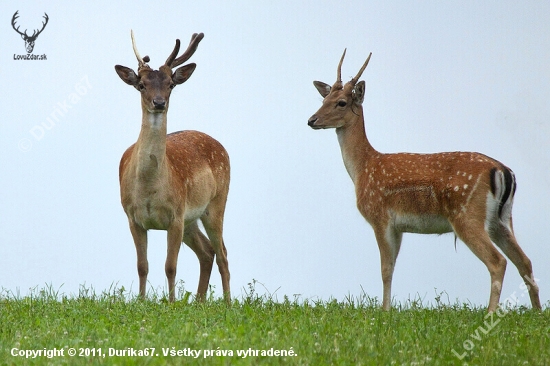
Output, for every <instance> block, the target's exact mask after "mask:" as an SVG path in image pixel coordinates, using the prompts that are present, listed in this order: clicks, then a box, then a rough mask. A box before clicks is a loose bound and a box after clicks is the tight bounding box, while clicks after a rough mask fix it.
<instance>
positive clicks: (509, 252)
mask: <svg viewBox="0 0 550 366" xmlns="http://www.w3.org/2000/svg"><path fill="white" fill-rule="evenodd" d="M511 227H512V220H511V219H510V225H509V227H506V226H505V225H503V224H502V223H501V222H499V224H498V226H497V228H496V229H493V230H491V231H490V235H491V238H492V239H493V241H494V242H495V244H496V245H498V247H499V248H500V249H501V250H502V251H503V252H504V254H505V255H506V256H507V257H508V258H510V260H511V261H512V263H514V265H515V266H516V268H517V269H518V271H519V274H520V276H521V278H522V279H523V281H524V282H525V285H526V286H527V289H528V291H529V297H530V299H531V305H532V306H533V308H534V309H541V308H542V307H541V305H540V299H539V287H538V285H537V284H536V283H535V276H534V275H533V266H532V265H531V260H530V259H529V258H528V257H527V256H526V255H525V253H524V252H523V250H522V249H521V247H520V246H519V244H518V242H517V240H516V237H515V236H514V233H513V231H512V229H511Z"/></svg>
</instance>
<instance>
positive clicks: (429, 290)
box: [0, 0, 550, 306]
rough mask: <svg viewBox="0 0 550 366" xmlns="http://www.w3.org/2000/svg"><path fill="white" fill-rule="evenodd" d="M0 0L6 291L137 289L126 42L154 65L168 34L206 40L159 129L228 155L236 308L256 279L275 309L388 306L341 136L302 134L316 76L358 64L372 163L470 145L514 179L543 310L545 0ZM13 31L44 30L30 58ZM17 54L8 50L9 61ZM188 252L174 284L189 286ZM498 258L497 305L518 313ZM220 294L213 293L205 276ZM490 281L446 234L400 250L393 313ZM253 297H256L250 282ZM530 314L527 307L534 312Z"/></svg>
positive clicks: (414, 238)
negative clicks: (376, 158)
mask: <svg viewBox="0 0 550 366" xmlns="http://www.w3.org/2000/svg"><path fill="white" fill-rule="evenodd" d="M184 3H188V2H181V1H171V2H167V1H158V2H139V3H138V2H135V1H132V2H130V1H123V2H115V1H95V2H86V3H82V4H80V3H79V4H78V5H77V4H76V3H75V2H69V1H34V2H25V3H23V4H22V3H21V2H15V1H10V0H8V1H3V2H1V4H0V14H2V17H1V18H0V39H1V42H0V77H1V80H2V81H3V83H2V85H3V87H2V88H0V97H1V100H3V101H4V116H5V117H6V118H4V119H3V123H1V124H0V125H1V132H0V149H1V150H0V167H1V169H2V178H1V180H0V188H1V189H0V288H3V289H4V291H11V292H13V293H16V292H19V293H20V294H21V295H25V294H27V293H28V291H29V288H34V287H36V286H38V287H39V288H40V287H43V286H45V285H51V286H52V287H53V288H54V289H60V291H61V292H63V293H66V294H77V293H78V289H79V286H80V285H86V286H88V287H89V286H92V287H93V288H94V289H95V290H96V291H97V292H101V291H103V290H106V289H108V288H109V287H110V286H111V285H112V284H116V286H119V287H120V286H124V287H125V288H126V289H131V290H132V292H133V293H137V290H138V275H137V269H136V253H135V248H134V244H133V241H132V238H131V235H130V231H129V229H128V224H127V219H126V215H125V214H124V211H123V210H122V206H121V205H120V198H119V185H118V164H119V161H120V157H121V155H122V153H123V152H124V150H125V149H126V148H127V147H128V146H129V145H131V144H132V143H134V142H135V141H136V139H137V136H138V134H139V128H140V123H141V108H140V99H139V93H138V92H137V91H136V90H134V89H133V88H132V87H130V86H128V85H126V84H124V83H123V82H122V81H121V80H120V79H119V77H118V76H117V75H116V73H115V70H114V65H116V64H121V65H125V66H128V67H132V68H134V69H136V68H137V62H136V59H135V57H134V54H133V51H132V46H131V41H130V29H133V30H134V32H135V35H136V41H137V44H138V48H139V50H140V52H141V54H142V55H149V56H150V58H151V62H150V65H151V66H152V67H154V68H158V67H159V66H160V65H162V64H163V63H164V61H165V60H166V58H167V57H168V55H169V53H170V52H171V51H172V49H173V47H174V42H175V39H176V38H180V39H181V40H182V43H183V44H184V45H185V46H186V45H187V43H188V42H189V39H190V37H191V34H192V33H195V32H204V34H205V37H204V39H203V40H202V42H201V43H200V45H199V47H198V50H197V51H196V53H195V55H194V56H193V57H192V58H191V59H190V61H189V62H195V63H196V64H197V69H196V71H195V72H194V74H193V75H192V77H191V78H190V79H189V81H187V82H186V83H184V84H183V85H180V86H178V87H177V88H176V89H175V90H174V92H173V93H172V96H171V100H170V110H169V112H168V130H169V132H173V131H178V130H182V129H196V130H200V131H203V132H206V133H208V134H210V135H211V136H213V137H214V138H216V139H217V140H219V141H220V142H221V143H222V144H223V145H224V146H225V148H226V149H227V150H228V152H229V155H230V158H231V164H232V180H231V187H230V192H229V199H228V204H227V210H226V216H225V228H224V230H225V235H224V237H225V243H226V246H227V250H228V259H229V269H230V271H231V287H232V293H233V296H236V297H238V296H241V295H242V294H243V293H244V290H243V289H247V288H248V286H247V284H248V283H249V282H251V281H252V280H253V279H255V280H258V281H260V282H261V283H263V284H264V285H265V286H266V288H267V289H268V290H269V291H270V292H272V293H275V295H276V296H277V297H278V298H279V299H282V298H283V296H284V295H288V296H289V297H290V298H291V299H293V298H294V295H295V294H300V296H301V298H302V299H304V298H310V299H323V300H328V299H330V298H336V299H338V300H344V299H345V297H346V296H347V295H353V296H357V295H359V294H361V292H362V291H365V293H366V294H367V295H369V296H371V297H378V298H379V299H381V296H382V280H381V276H380V259H379V252H378V246H377V244H376V241H375V239H374V234H373V231H372V228H371V227H370V226H369V224H368V223H367V222H366V221H365V220H364V219H363V218H362V216H361V215H360V214H359V211H358V210H357V209H356V206H355V196H354V188H353V184H352V182H351V179H350V178H349V176H348V175H347V172H346V170H345V168H344V165H343V163H342V158H341V154H340V150H339V146H338V143H337V140H336V135H335V133H334V131H333V130H326V131H313V130H312V129H311V128H309V127H308V126H307V120H308V118H309V117H310V116H311V115H312V114H313V113H314V112H315V111H316V110H317V109H318V108H319V107H320V106H321V102H322V98H321V97H320V96H319V94H318V92H317V90H315V88H314V87H313V84H312V82H313V81H314V80H320V81H323V82H326V83H328V84H332V83H334V81H335V78H336V67H337V64H338V61H339V59H340V56H341V54H342V51H343V50H344V48H347V56H346V60H345V62H344V65H343V68H342V76H343V79H344V81H347V80H349V79H350V78H351V77H352V76H354V75H355V74H356V73H357V71H358V69H359V68H360V66H361V65H362V64H363V62H364V60H365V59H366V57H367V56H368V54H369V52H372V53H373V56H372V59H371V61H370V64H369V66H368V68H367V69H366V71H365V72H364V73H363V76H362V79H363V80H365V81H366V84H367V90H366V95H365V102H364V104H363V107H364V113H365V124H366V130H367V135H368V137H369V140H370V142H371V143H372V144H373V146H374V147H375V148H376V149H377V150H379V151H382V152H399V151H407V152H440V151H478V152H481V153H484V154H487V155H489V156H491V157H493V158H495V159H498V160H500V161H501V162H502V163H504V164H506V165H507V166H509V167H510V168H512V169H513V171H514V172H515V174H516V177H517V180H518V191H517V194H516V197H515V205H514V229H515V233H516V236H517V238H518V241H519V243H520V245H521V247H522V248H523V250H524V251H525V252H526V254H527V255H528V257H529V258H530V259H531V260H532V262H533V268H534V274H535V277H536V278H537V279H538V280H539V285H540V291H541V301H542V302H543V303H546V302H548V301H549V300H550V266H549V265H548V264H549V263H550V251H549V250H547V245H548V244H547V243H546V242H547V236H548V235H547V229H548V227H549V225H548V224H547V222H546V219H547V217H548V208H549V207H550V198H549V194H548V188H549V186H550V154H549V152H548V151H549V149H548V146H549V145H550V118H549V117H550V107H549V103H548V100H550V87H549V85H550V68H549V67H548V65H549V64H550V23H549V22H548V19H550V3H549V2H547V1H522V2H517V1H491V2H483V3H480V2H479V1H454V2H453V1H446V2H441V1H393V2H389V1H298V2H296V1H232V2H221V1H220V2H214V1H201V2H193V3H189V4H187V5H184ZM16 11H19V18H18V20H17V24H18V25H20V30H23V29H29V32H28V33H32V29H38V28H39V27H41V23H42V21H43V20H44V19H43V18H42V17H43V15H44V12H45V13H47V14H48V17H49V22H48V24H47V26H46V28H45V29H44V31H43V32H42V33H41V34H40V35H39V36H38V38H37V40H36V44H35V48H34V51H33V54H35V55H43V54H45V55H46V56H47V59H46V60H32V61H30V60H29V61H27V60H14V57H17V55H23V54H26V51H25V44H24V42H23V40H22V39H21V37H20V36H19V35H18V34H17V33H16V32H15V31H14V30H13V28H12V26H11V19H12V16H13V14H14V13H15V12H16ZM14 55H15V56H14ZM165 255H166V232H163V231H150V232H149V283H148V288H149V289H152V288H153V289H157V290H159V291H161V290H162V289H163V288H164V287H165V286H166V278H165V274H164V260H165ZM198 277H199V271H198V261H197V259H196V257H195V255H194V254H193V252H192V251H191V250H190V249H189V248H187V247H184V248H183V249H182V250H181V252H180V256H179V261H178V275H177V279H178V280H183V281H185V288H186V289H187V290H189V291H192V292H193V293H194V292H195V291H196V286H197V281H198ZM521 283H522V280H521V278H520V276H519V274H518V272H517V270H516V268H515V267H514V266H513V264H512V263H511V261H508V267H507V273H506V277H505V280H504V286H503V290H502V295H501V301H503V300H504V299H506V298H507V297H510V296H512V295H514V294H515V296H516V297H518V298H520V301H521V303H522V304H529V302H528V300H527V296H523V297H522V296H521V295H524V293H523V288H522V287H520V284H521ZM211 284H213V285H214V286H215V289H216V293H217V294H218V295H219V294H220V293H221V281H220V276H219V273H218V270H217V267H214V270H213V273H212V281H211ZM489 289H490V281H489V273H488V271H487V269H486V267H485V266H484V265H483V263H482V262H481V261H480V260H478V259H477V258H476V257H475V256H474V255H473V254H472V253H471V252H470V250H469V249H468V248H467V247H466V246H465V245H464V244H463V243H462V242H460V241H459V242H458V243H457V248H456V251H455V247H454V237H453V235H452V234H447V235H442V236H437V235H429V236H428V235H415V234H406V235H405V236H404V238H403V244H402V247H401V252H400V255H399V257H398V259H397V265H396V270H395V274H394V280H393V293H392V295H393V297H394V299H395V300H396V301H399V302H404V301H406V300H407V299H413V298H418V297H420V298H422V299H424V301H426V302H431V303H433V302H434V298H435V296H436V295H437V293H440V292H443V291H444V292H445V293H446V295H445V294H444V295H443V296H442V300H444V301H446V300H447V295H448V297H449V299H450V301H451V303H454V302H455V301H456V300H457V299H458V301H460V302H461V303H462V302H467V303H470V304H473V305H480V306H481V305H482V306H486V305H487V303H488V299H489ZM257 290H258V291H260V292H261V290H262V288H257ZM529 305H530V304H529Z"/></svg>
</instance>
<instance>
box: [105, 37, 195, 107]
mask: <svg viewBox="0 0 550 366" xmlns="http://www.w3.org/2000/svg"><path fill="white" fill-rule="evenodd" d="M131 36H132V46H133V48H134V54H135V55H136V58H137V60H138V69H137V74H136V73H135V72H134V70H132V69H130V68H129V67H126V66H121V65H116V66H115V70H116V72H117V74H118V76H120V78H121V79H122V81H124V82H125V83H126V84H128V85H132V86H133V87H134V88H136V89H137V90H138V91H139V92H140V93H141V105H142V108H143V109H144V110H146V111H148V112H149V113H164V112H166V111H167V110H168V100H169V98H170V93H171V92H172V89H174V87H175V86H176V85H179V84H183V83H184V82H185V81H187V79H189V77H191V75H192V74H193V71H195V67H196V64H194V63H191V64H187V65H185V66H182V67H180V68H178V69H176V70H174V71H172V69H173V68H175V67H177V66H179V65H181V64H182V63H184V62H185V61H187V60H188V59H189V58H190V57H191V56H192V55H193V54H194V53H195V51H196V50H197V47H198V45H199V42H200V41H201V40H202V39H203V38H204V34H203V33H199V34H197V33H195V34H193V36H192V37H191V41H190V42H189V46H188V47H187V50H186V51H185V52H184V53H183V54H182V55H181V56H180V57H177V58H176V56H177V55H178V52H179V49H180V40H179V39H176V45H175V47H174V50H173V51H172V53H171V54H170V56H168V59H167V60H166V62H165V63H164V65H162V66H161V67H160V68H159V69H158V70H153V69H151V67H149V65H148V64H147V62H149V61H150V59H149V56H145V57H143V58H142V57H141V56H140V54H139V52H138V50H137V47H136V42H135V39H134V32H133V31H131Z"/></svg>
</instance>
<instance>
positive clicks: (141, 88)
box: [138, 83, 145, 91]
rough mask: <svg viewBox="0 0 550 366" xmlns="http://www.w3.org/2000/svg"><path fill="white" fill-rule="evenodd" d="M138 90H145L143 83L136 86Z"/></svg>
mask: <svg viewBox="0 0 550 366" xmlns="http://www.w3.org/2000/svg"><path fill="white" fill-rule="evenodd" d="M138 89H139V90H140V91H142V90H144V89H145V85H143V83H139V84H138Z"/></svg>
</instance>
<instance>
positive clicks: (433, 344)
mask: <svg viewBox="0 0 550 366" xmlns="http://www.w3.org/2000/svg"><path fill="white" fill-rule="evenodd" d="M255 285H256V282H255V281H254V283H252V284H250V287H249V289H248V291H246V294H245V295H244V296H242V298H241V299H237V300H234V302H233V304H232V305H231V306H230V307H228V306H227V305H226V304H225V303H224V302H223V301H222V300H221V299H214V298H213V296H212V294H211V295H210V299H209V300H208V301H206V302H205V303H196V302H194V301H191V296H190V293H189V292H186V291H184V290H183V289H182V288H181V287H180V290H179V294H178V295H179V296H178V299H179V300H178V301H176V302H175V303H174V304H170V303H167V302H166V300H165V296H158V295H156V294H153V295H151V296H149V299H148V300H145V301H141V300H138V299H136V298H135V296H133V295H129V294H128V293H126V292H125V290H124V288H120V289H117V288H111V289H110V290H108V291H105V292H103V293H102V294H96V293H95V292H94V291H93V289H86V288H84V287H82V288H81V291H80V293H79V294H78V295H73V296H66V295H64V294H59V292H56V291H54V290H53V289H52V288H51V286H46V287H45V288H44V289H40V290H39V289H33V290H32V291H31V292H30V294H29V295H25V296H19V295H14V294H12V293H10V292H7V291H3V292H1V293H0V365H12V364H29V365H33V364H52V365H59V364H67V365H69V364H70V365H78V364H82V365H84V364H86V365H88V364H118V365H134V364H135V365H165V364H182V363H186V364H187V363H192V364H193V363H196V364H199V363H200V364H213V365H229V364H242V365H257V364H262V365H264V364H267V365H270V364H272V365H279V364H289V365H393V364H395V365H448V364H450V365H463V364H472V365H473V364H475V365H522V364H526V365H545V364H550V309H548V306H546V309H545V310H544V311H542V312H537V311H532V310H530V309H526V308H523V307H514V308H510V309H506V310H499V312H497V313H495V314H493V315H492V316H488V315H487V313H486V310H485V309H484V308H477V307H472V306H470V305H466V304H454V305H450V304H442V303H441V302H440V298H439V297H436V304H435V305H433V306H424V305H422V303H421V302H420V301H408V302H407V303H406V304H395V307H394V309H393V310H392V311H390V312H384V311H381V310H380V304H379V302H378V301H377V300H376V299H373V298H369V297H368V296H366V295H364V294H363V295H362V296H359V297H351V296H350V297H348V298H347V299H346V300H345V301H343V302H338V301H311V300H301V301H297V300H295V299H294V300H289V299H288V298H286V297H285V298H284V299H283V300H282V301H276V299H274V298H273V296H272V295H262V296H259V295H258V294H257V293H256V291H255ZM14 348H15V349H17V350H44V349H46V350H51V349H54V348H55V349H58V350H63V356H57V357H53V358H48V357H47V356H41V357H37V358H34V359H32V358H28V359H27V358H25V357H24V356H17V357H15V356H12V354H11V352H12V350H13V349H14ZM129 348H130V349H133V350H134V351H135V352H139V350H141V352H142V353H147V354H150V353H154V355H152V356H151V355H149V356H146V355H144V356H132V355H130V356H127V355H126V356H110V355H109V349H117V350H119V352H120V351H122V350H125V349H129ZM151 348H154V349H155V350H154V352H152V350H151ZM70 349H75V350H76V352H77V356H74V357H71V356H68V352H69V350H70ZM145 349H147V352H145V351H144V350H145ZM189 349H190V350H193V351H201V352H200V354H199V357H198V358H197V359H193V358H192V356H189V355H187V356H186V355H185V354H184V352H187V351H188V350H189ZM17 350H16V351H13V352H24V351H17ZM81 350H82V351H81ZM100 350H101V353H102V355H103V354H105V357H103V356H100V355H99V351H100ZM178 350H179V351H180V352H181V353H182V354H183V355H181V356H177V355H170V354H168V355H164V352H169V351H173V352H177V351H178ZM205 350H210V351H209V353H210V355H209V356H207V357H206V358H205ZM239 350H243V351H246V350H249V353H248V356H247V357H245V358H243V355H238V354H237V352H238V351H239ZM251 350H254V352H256V351H257V355H254V353H252V352H251ZM262 351H263V352H264V356H262ZM276 351H279V352H283V354H284V353H286V355H275V354H276V353H275V352H276ZM80 352H83V354H85V353H86V352H89V355H88V356H78V353H80ZM94 352H95V356H94V355H93V353H94ZM111 352H112V351H111ZM224 352H225V354H226V355H225V356H223V355H221V354H222V353H224ZM231 352H232V353H233V356H231V355H229V354H230V353H231ZM266 352H271V355H269V353H267V355H266ZM23 354H24V353H23Z"/></svg>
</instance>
